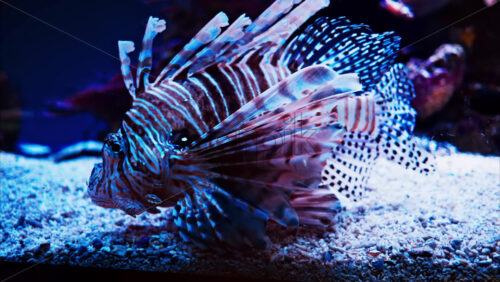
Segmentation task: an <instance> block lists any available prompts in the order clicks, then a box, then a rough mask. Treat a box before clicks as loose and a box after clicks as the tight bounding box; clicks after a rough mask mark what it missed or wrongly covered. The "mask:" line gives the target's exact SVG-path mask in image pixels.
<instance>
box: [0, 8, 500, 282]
mask: <svg viewBox="0 0 500 282" xmlns="http://www.w3.org/2000/svg"><path fill="white" fill-rule="evenodd" d="M427 1H432V2H434V3H436V4H437V5H438V6H439V5H442V7H440V8H435V10H432V11H426V12H423V15H418V16H417V17H416V18H415V19H413V20H408V19H405V18H402V17H399V16H397V15H394V14H391V13H390V12H388V11H387V10H385V9H383V8H382V7H380V5H379V3H378V1H375V0H337V1H336V0H331V4H330V6H329V7H328V8H326V9H324V10H322V11H321V12H320V13H319V14H318V15H316V16H315V17H313V19H311V20H314V18H317V16H321V15H328V16H331V17H337V16H346V17H348V18H349V19H350V21H351V22H352V23H365V24H367V25H369V26H370V27H371V28H372V30H373V31H374V32H384V31H390V30H393V31H395V32H396V34H398V35H399V36H401V38H402V42H401V47H402V50H401V51H400V53H399V56H398V58H397V60H398V62H402V63H407V62H409V61H410V60H411V59H412V58H413V59H415V58H419V59H421V60H422V61H426V60H428V58H429V57H430V56H431V55H432V54H433V53H434V52H435V51H436V49H437V48H438V47H439V46H440V45H442V44H459V45H460V46H462V48H463V50H464V52H465V68H464V75H463V80H462V82H461V83H460V84H459V85H458V86H457V87H456V88H455V89H454V90H453V91H452V95H451V97H450V98H449V101H444V102H443V105H442V106H440V107H438V108H437V109H435V108H432V107H433V105H430V104H427V103H421V104H416V105H414V107H416V108H418V107H420V108H421V109H429V108H432V113H431V114H430V115H429V116H426V117H422V116H417V123H416V135H417V136H420V137H422V138H421V140H422V145H423V146H424V147H425V148H426V149H427V150H428V151H430V152H433V153H435V154H436V156H437V163H438V168H440V169H439V170H438V173H437V174H435V175H434V176H431V177H429V178H425V177H421V176H420V175H415V174H411V172H408V171H405V170H404V169H401V167H398V166H395V165H393V164H391V163H389V162H387V161H384V160H382V161H381V163H380V164H377V166H376V168H375V171H374V174H373V175H372V177H371V180H370V182H369V187H368V188H369V192H370V193H368V196H367V199H365V200H364V203H365V204H366V205H362V206H359V207H357V208H355V209H353V210H349V211H347V212H346V213H345V214H342V215H341V216H340V218H339V224H338V225H336V226H334V227H332V229H331V230H327V231H326V232H318V231H317V230H310V229H306V228H298V229H294V228H292V229H286V228H282V227H281V226H278V225H277V224H271V226H270V227H269V231H268V233H269V234H270V236H271V239H272V240H273V242H275V243H276V244H275V245H274V246H273V248H272V249H271V250H268V251H266V252H265V253H258V252H254V251H253V250H249V252H248V253H246V254H245V255H240V254H236V255H235V254H229V255H228V254H224V255H220V254H217V255H214V253H211V252H207V251H200V250H199V249H197V248H196V247H193V245H191V244H189V243H184V242H183V241H182V240H181V239H180V237H179V236H178V234H177V233H176V232H175V228H174V227H173V226H172V224H171V223H170V224H168V223H166V222H169V221H168V219H169V216H170V214H169V213H168V212H167V211H166V210H163V209H162V211H163V212H164V213H163V214H156V215H150V214H147V215H141V216H140V217H137V218H132V217H129V216H127V215H125V214H124V213H123V212H121V211H118V210H108V209H102V208H100V207H97V206H96V205H93V204H92V203H91V201H90V199H89V197H88V195H87V192H86V189H87V183H88V179H89V175H90V170H91V169H92V167H93V165H94V163H96V162H97V161H98V157H96V156H98V155H100V148H101V145H102V144H101V143H97V145H95V144H93V145H92V146H90V145H89V147H87V149H88V151H89V152H86V153H85V154H87V155H88V154H89V153H90V155H94V156H93V157H88V156H87V157H80V155H79V152H80V153H82V151H78V150H77V151H75V152H70V153H69V154H67V155H66V156H65V157H64V158H66V157H67V159H68V161H63V162H55V161H54V158H53V157H54V154H55V153H57V152H60V150H61V149H63V148H66V147H67V146H71V145H73V144H75V143H77V142H81V141H89V140H95V141H102V140H103V138H104V136H105V135H106V133H108V132H109V131H112V130H115V129H116V128H117V124H119V121H120V119H121V115H122V114H123V112H124V111H125V110H126V109H127V105H129V103H130V97H129V96H128V94H127V93H126V91H125V92H124V91H123V84H122V82H121V77H120V74H119V72H120V62H119V61H118V60H117V57H118V48H117V41H118V40H132V41H134V42H135V43H136V52H135V53H134V55H137V53H138V49H140V47H139V46H140V44H139V42H140V41H141V40H142V36H143V32H144V29H145V25H146V23H147V20H148V17H149V16H156V17H160V18H164V19H166V20H167V29H166V31H165V32H164V33H162V34H161V35H159V36H157V37H156V38H155V42H154V48H155V50H154V52H155V55H154V61H155V64H156V65H157V66H156V72H157V71H158V69H161V67H162V66H164V65H165V64H166V63H167V62H168V60H169V58H171V57H172V56H173V55H174V54H175V53H176V51H178V50H179V49H180V48H181V47H182V46H183V44H184V43H186V42H187V41H188V40H189V39H190V38H191V37H192V36H193V35H194V34H195V33H196V32H197V31H198V30H199V29H200V27H202V26H203V25H204V24H205V23H206V22H207V21H208V20H209V19H211V18H212V17H213V16H214V15H215V14H216V13H217V12H218V11H221V10H223V11H225V12H226V13H227V14H228V16H229V19H230V21H231V20H234V19H235V18H236V17H237V16H239V15H240V14H242V13H246V14H247V15H248V16H249V17H251V18H253V19H255V18H256V17H257V16H258V15H259V14H260V13H261V12H262V11H263V10H264V9H265V8H266V7H267V6H269V5H270V4H271V3H272V2H273V1H271V0H255V1H248V0H244V1H239V0H237V1H225V0H214V1H210V0H183V1H177V0H172V1H168V0H143V1H139V0H127V1H123V0H122V1H117V0H109V1H94V0H90V1H58V0H47V1H23V0H17V1H14V0H11V1H10V2H9V1H7V2H9V3H11V4H12V5H14V6H15V7H17V8H19V9H20V10H22V11H24V12H22V11H19V10H16V9H15V8H12V7H10V6H8V5H6V4H4V3H2V2H3V1H2V0H0V73H1V76H0V137H1V138H0V150H1V151H0V177H1V179H0V181H1V182H0V184H1V186H2V187H0V188H1V189H2V190H1V191H0V192H1V193H2V197H3V198H2V200H1V203H0V204H1V206H0V207H1V215H0V219H1V220H0V230H1V232H0V262H1V263H0V274H2V275H1V276H0V279H3V278H4V277H6V276H8V275H12V274H15V273H17V272H18V271H24V270H25V269H26V268H27V267H33V269H32V270H28V271H26V272H24V275H25V276H22V275H19V276H18V279H19V281H23V279H25V278H26V277H28V279H41V277H44V279H45V278H47V277H48V278H47V279H46V280H47V281H49V280H51V278H52V277H54V274H55V273H59V274H61V273H64V272H68V273H69V275H68V276H67V277H71V276H72V275H73V274H74V273H75V271H76V272H77V273H80V274H83V275H84V274H89V273H91V274H92V275H93V276H92V277H93V278H94V277H100V275H102V274H103V273H105V275H107V276H110V275H111V276H113V277H120V278H123V279H136V280H137V279H147V277H148V278H151V279H158V278H160V279H161V278H164V277H165V276H162V275H156V274H163V273H164V272H166V273H170V274H172V273H175V275H174V276H168V277H170V278H172V279H181V278H182V279H187V280H196V279H199V278H200V277H201V278H206V279H209V278H214V277H216V278H217V279H223V277H225V279H228V280H231V277H238V279H241V280H244V278H247V279H285V280H328V279H331V280H336V279H342V280H355V279H361V280H377V279H378V280H383V279H400V280H402V279H410V280H411V279H417V280H418V279H420V280H426V279H439V280H442V279H449V280H456V279H477V280H494V279H498V277H499V263H500V237H499V236H498V234H500V226H499V225H498V222H499V216H500V214H499V205H498V203H499V201H500V160H499V157H498V156H499V155H500V129H499V128H500V107H499V105H500V52H499V51H498V50H500V20H499V19H500V4H496V5H494V6H492V7H489V8H485V7H486V6H485V3H484V1H483V0H449V1H448V0H427ZM405 2H412V0H408V1H405ZM414 2H426V0H419V1H417V0H415V1H414ZM477 11H479V12H477ZM476 12H477V13H476ZM26 13H29V14H30V15H27V14H26ZM33 17H37V18H39V19H40V20H41V21H44V22H45V23H42V22H40V20H36V19H34V18H33ZM306 25H307V24H306ZM153 72H155V70H154V71H153ZM117 77H118V80H116V78H117ZM433 83H434V82H433ZM445 83H448V82H445ZM431 86H433V85H431ZM101 94H102V97H103V98H102V99H101V98H99V99H96V98H95V97H97V96H95V95H101ZM121 94H123V95H121ZM427 94H428V93H427ZM432 94H433V95H434V96H432V99H431V101H440V100H441V99H442V100H448V98H443V96H444V95H440V94H439V93H437V94H436V93H432ZM78 95H80V96H78ZM417 95H418V93H417ZM77 96H78V97H83V98H82V100H80V102H79V103H82V104H84V103H87V102H88V104H87V105H86V106H82V107H81V108H78V107H76V106H79V105H80V106H81V104H78V103H76V104H75V105H73V106H75V107H76V108H72V109H69V108H65V107H63V106H68V104H65V103H61V101H68V99H71V97H77ZM117 97H118V98H117ZM89 101H90V102H89ZM92 102H94V103H92ZM61 105H63V106H61ZM103 105H104V106H103ZM2 138H3V139H2ZM26 144H28V145H29V144H39V145H42V146H45V147H42V149H40V148H38V147H33V146H31V147H30V146H23V145H26ZM86 145H88V144H86ZM47 148H48V149H50V152H47V151H46V150H47ZM78 148H80V149H81V147H78ZM73 149H75V147H73ZM40 152H42V153H40ZM463 152H467V154H465V153H463ZM469 153H472V154H469ZM85 154H83V153H82V154H81V155H85ZM56 160H57V159H56ZM2 249H3V251H2ZM6 250H8V252H7V251H6ZM7 262H9V263H12V264H8V263H7ZM39 263H43V264H52V265H62V266H63V267H62V268H44V267H43V265H39ZM68 265H73V266H84V267H90V268H89V269H87V268H84V269H83V270H81V269H80V270H79V269H78V268H68ZM110 268H111V269H119V270H115V271H116V272H112V271H110V270H109V269H110ZM37 269H39V270H38V272H37ZM40 269H41V270H40ZM103 269H106V270H105V271H104V270H103ZM125 270H128V271H140V272H124V271H125ZM78 271H79V272H78ZM142 271H147V272H142ZM145 273H147V274H145ZM185 275H191V276H188V278H186V276H185ZM214 275H215V276H214ZM228 277H229V278H228ZM44 279H41V280H44ZM51 281H52V280H51Z"/></svg>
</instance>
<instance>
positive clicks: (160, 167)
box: [88, 130, 172, 216]
mask: <svg viewBox="0 0 500 282" xmlns="http://www.w3.org/2000/svg"><path fill="white" fill-rule="evenodd" d="M124 135H125V134H122V131H121V130H120V131H118V132H116V133H110V134H108V136H106V138H105V140H104V147H103V149H102V162H101V163H97V164H95V165H94V169H93V170H92V173H91V175H90V179H89V185H88V194H89V196H90V198H91V199H92V202H94V203H95V204H97V205H98V206H101V207H104V208H118V209H121V210H123V211H125V212H126V213H127V214H129V215H132V216H135V215H137V214H140V213H142V212H145V211H148V212H155V208H154V207H155V206H158V205H166V204H172V203H170V202H169V201H166V200H162V199H165V198H168V195H167V194H168V190H167V189H165V188H167V186H168V183H169V176H170V169H169V158H170V151H169V150H168V149H165V151H162V152H161V153H160V152H156V151H155V152H153V151H148V152H150V154H148V156H149V157H150V158H154V160H153V159H136V158H134V155H133V154H129V151H130V148H129V142H128V141H127V140H128V139H127V138H125V137H124ZM166 148H167V147H166ZM141 149H143V150H150V149H149V148H141ZM132 183H135V185H136V186H134V187H130V185H134V184H132Z"/></svg>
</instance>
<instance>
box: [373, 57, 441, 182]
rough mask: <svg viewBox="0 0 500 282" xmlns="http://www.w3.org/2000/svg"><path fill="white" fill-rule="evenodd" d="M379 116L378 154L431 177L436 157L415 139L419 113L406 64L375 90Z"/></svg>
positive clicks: (391, 70)
mask: <svg viewBox="0 0 500 282" xmlns="http://www.w3.org/2000/svg"><path fill="white" fill-rule="evenodd" d="M374 91H375V93H376V94H375V95H376V99H377V106H378V109H377V116H378V119H379V120H380V125H379V135H378V136H377V139H376V140H377V143H379V152H380V154H381V155H382V156H384V157H385V158H387V159H388V160H390V161H394V162H396V163H398V164H399V165H402V166H404V167H405V168H407V169H412V170H414V171H418V172H419V173H423V174H428V173H430V172H433V171H434V170H435V164H434V156H433V155H431V154H430V153H429V152H427V151H426V150H425V149H424V148H420V146H418V142H415V140H414V139H413V138H412V133H413V129H414V127H415V116H416V111H415V110H414V109H413V108H412V107H411V105H410V101H411V100H412V99H413V98H415V90H414V87H413V83H412V82H411V80H410V79H409V77H408V72H407V70H406V68H405V66H404V65H403V64H396V65H394V66H393V67H392V68H391V69H390V70H389V71H388V72H387V73H385V74H384V76H383V77H382V79H381V81H380V82H379V83H378V84H377V86H376V88H375V89H374Z"/></svg>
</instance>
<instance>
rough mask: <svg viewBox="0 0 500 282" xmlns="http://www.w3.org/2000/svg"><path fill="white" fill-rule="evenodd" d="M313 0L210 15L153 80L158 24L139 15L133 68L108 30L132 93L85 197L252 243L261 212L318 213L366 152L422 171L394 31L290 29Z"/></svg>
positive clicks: (355, 181) (284, 0) (356, 176)
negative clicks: (230, 15) (164, 210)
mask: <svg viewBox="0 0 500 282" xmlns="http://www.w3.org/2000/svg"><path fill="white" fill-rule="evenodd" d="M326 5H328V1H325V0H304V1H301V0H277V1H276V2H274V3H273V4H272V5H271V6H270V7H269V8H268V9H267V10H266V11H264V12H263V13H262V15H261V16H260V17H259V18H257V19H256V20H255V21H253V22H252V21H251V20H250V19H249V18H247V17H246V16H244V15H242V16H240V17H239V18H238V19H236V21H235V22H233V23H232V24H231V25H229V24H228V19H227V17H226V16H225V14H224V13H219V14H217V15H216V16H215V17H214V18H213V19H212V20H211V21H209V22H208V23H207V24H206V25H205V26H204V27H203V28H202V29H201V30H200V32H198V34H196V35H195V36H194V38H193V39H192V40H191V41H190V42H188V44H187V45H186V46H185V47H184V49H183V50H181V51H180V52H179V53H178V54H177V55H176V56H175V57H174V58H173V59H172V61H171V62H170V63H169V65H168V66H167V67H166V68H165V69H164V70H163V71H162V72H161V73H160V74H159V75H158V76H157V77H156V78H155V79H154V81H153V82H150V79H149V72H150V70H151V64H152V58H151V53H152V52H151V48H152V40H153V38H154V36H155V35H156V34H157V33H159V32H161V31H163V30H164V29H165V22H164V21H162V20H158V19H155V18H150V20H149V22H148V25H147V28H146V32H145V35H144V39H143V44H142V45H143V50H142V51H141V53H140V55H139V66H138V68H137V74H136V75H135V76H134V75H133V74H132V71H131V67H130V58H129V57H128V55H127V54H128V53H130V52H132V51H133V49H134V47H133V43H132V42H128V41H120V42H119V52H120V59H121V61H122V66H121V69H122V74H123V78H124V82H125V85H126V86H127V89H128V90H129V92H130V94H131V95H132V97H133V98H134V102H133V105H132V108H131V109H130V110H129V111H128V112H127V114H126V117H125V119H124V120H123V124H122V127H121V129H120V130H119V131H118V132H116V133H111V134H110V135H109V136H108V137H107V139H106V142H105V146H104V148H103V162H102V164H96V166H95V167H94V170H93V171H92V174H91V177H90V181H89V194H90V196H91V199H92V200H93V201H94V202H95V203H96V204H98V205H100V206H103V207H108V208H119V209H122V210H124V211H125V212H126V213H128V214H130V215H136V214H140V213H142V212H145V211H148V212H158V210H157V209H156V207H158V206H174V210H173V214H174V222H175V224H176V225H177V226H178V227H179V231H180V235H181V236H182V237H183V238H184V239H186V240H189V241H192V242H194V243H196V244H198V245H199V246H202V247H206V246H221V245H222V246H230V247H232V248H238V249H239V248H246V247H248V246H253V247H257V248H265V247H267V246H269V243H270V242H269V239H268V238H267V236H266V234H265V226H266V222H267V221H268V220H273V221H275V222H278V223H280V224H282V225H284V226H296V225H298V224H306V225H319V226H326V225H329V224H331V223H332V222H333V221H334V219H335V215H336V214H337V213H338V212H339V211H340V202H339V199H340V200H341V201H343V202H348V201H350V200H354V201H356V200H357V198H359V196H360V195H361V194H362V189H363V188H364V186H365V184H366V181H367V179H368V173H369V170H370V168H371V166H372V164H373V162H374V161H375V159H376V158H377V157H378V156H380V155H383V156H386V157H387V158H389V159H392V160H394V161H396V162H398V163H400V164H402V165H405V166H406V168H413V169H414V170H416V169H417V168H419V169H420V171H421V172H426V171H429V170H430V169H429V167H430V168H432V165H431V164H430V163H427V164H426V162H427V159H425V156H423V155H422V153H421V152H420V151H418V150H417V149H416V148H415V145H414V144H413V143H412V141H411V139H410V138H411V135H410V134H411V131H412V130H413V124H414V116H415V112H414V111H413V109H412V108H411V106H409V101H410V100H411V98H412V97H413V88H412V85H411V83H410V82H409V80H408V79H407V77H406V73H405V70H404V69H403V68H402V66H401V65H395V66H391V65H392V63H393V60H394V57H395V54H396V52H397V44H398V42H399V38H398V37H397V36H395V35H394V34H392V33H383V34H375V33H373V32H372V31H371V30H370V28H369V27H367V26H365V25H353V24H351V23H350V22H349V21H348V20H347V19H345V18H339V19H328V18H319V19H317V20H316V21H315V22H314V23H313V24H311V25H310V26H308V27H306V28H305V29H304V30H303V31H302V32H299V33H297V35H293V34H294V32H295V31H296V29H298V28H299V27H300V26H301V25H302V24H303V23H304V22H305V21H306V20H307V19H308V18H309V17H310V16H312V15H313V14H314V13H316V12H317V11H318V10H319V9H321V8H322V7H325V6H326ZM223 28H225V29H224V30H223ZM134 78H135V81H134ZM401 144H404V146H403V145H401ZM391 146H392V147H391ZM389 147H391V150H389V149H388V148H389ZM395 147H398V148H397V149H396V148H395ZM398 154H399V155H398ZM400 156H401V158H399V157H400ZM403 156H404V157H403ZM422 164H426V165H422Z"/></svg>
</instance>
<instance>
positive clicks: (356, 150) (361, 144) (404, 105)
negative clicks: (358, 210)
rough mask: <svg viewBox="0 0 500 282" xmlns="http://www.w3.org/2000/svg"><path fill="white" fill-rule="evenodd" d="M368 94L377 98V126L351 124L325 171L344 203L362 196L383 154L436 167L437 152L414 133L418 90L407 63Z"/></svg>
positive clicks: (422, 167)
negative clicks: (414, 103) (421, 143)
mask: <svg viewBox="0 0 500 282" xmlns="http://www.w3.org/2000/svg"><path fill="white" fill-rule="evenodd" d="M365 95H369V97H372V98H373V99H374V101H375V102H374V104H373V106H374V107H375V119H376V130H375V131H373V132H370V131H366V130H363V129H362V128H361V127H359V126H358V127H357V128H347V129H348V132H346V133H345V134H344V136H343V137H342V142H340V143H339V144H336V145H335V147H334V150H333V152H332V157H331V158H330V159H329V160H328V161H327V165H326V167H325V169H324V170H323V172H322V180H323V184H324V185H326V186H327V187H328V188H329V189H331V190H332V191H334V192H335V194H336V196H337V197H338V198H339V200H340V201H341V203H342V205H343V206H349V205H350V204H352V202H357V201H358V200H359V199H360V198H361V197H362V195H363V192H364V188H365V187H366V184H367V182H368V179H369V175H370V172H371V170H372V168H373V164H374V163H375V160H376V159H377V158H378V157H379V156H383V157H385V158H387V159H388V160H391V161H394V162H396V163H398V164H400V165H402V166H403V167H405V168H407V169H412V170H414V171H418V172H420V173H423V174H427V173H429V172H432V171H434V163H433V156H432V155H431V154H429V153H428V152H426V151H425V150H424V149H420V148H419V146H417V145H416V144H417V143H416V142H415V141H414V139H413V138H412V136H411V135H412V132H413V128H414V126H415V115H416V112H415V110H413V108H412V107H411V106H410V101H411V99H413V97H415V92H414V89H413V84H412V82H411V81H410V80H409V78H408V76H407V73H406V70H405V67H404V66H403V65H402V64H396V65H394V66H393V67H392V68H391V69H390V70H389V71H387V72H386V73H385V74H384V75H383V77H382V78H381V80H380V81H379V83H377V85H376V86H375V87H374V88H373V89H372V90H371V91H369V92H368V93H365ZM358 97H362V96H358ZM350 99H351V101H352V100H354V99H355V98H350ZM346 101H349V100H346ZM346 104H348V103H346ZM353 108H354V107H349V105H347V107H346V108H345V109H346V110H345V114H344V115H345V116H349V117H351V119H353V120H355V119H356V118H355V115H349V114H348V113H350V112H354V110H353ZM368 120H369V119H368ZM347 124H351V123H347ZM353 129H354V130H353Z"/></svg>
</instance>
